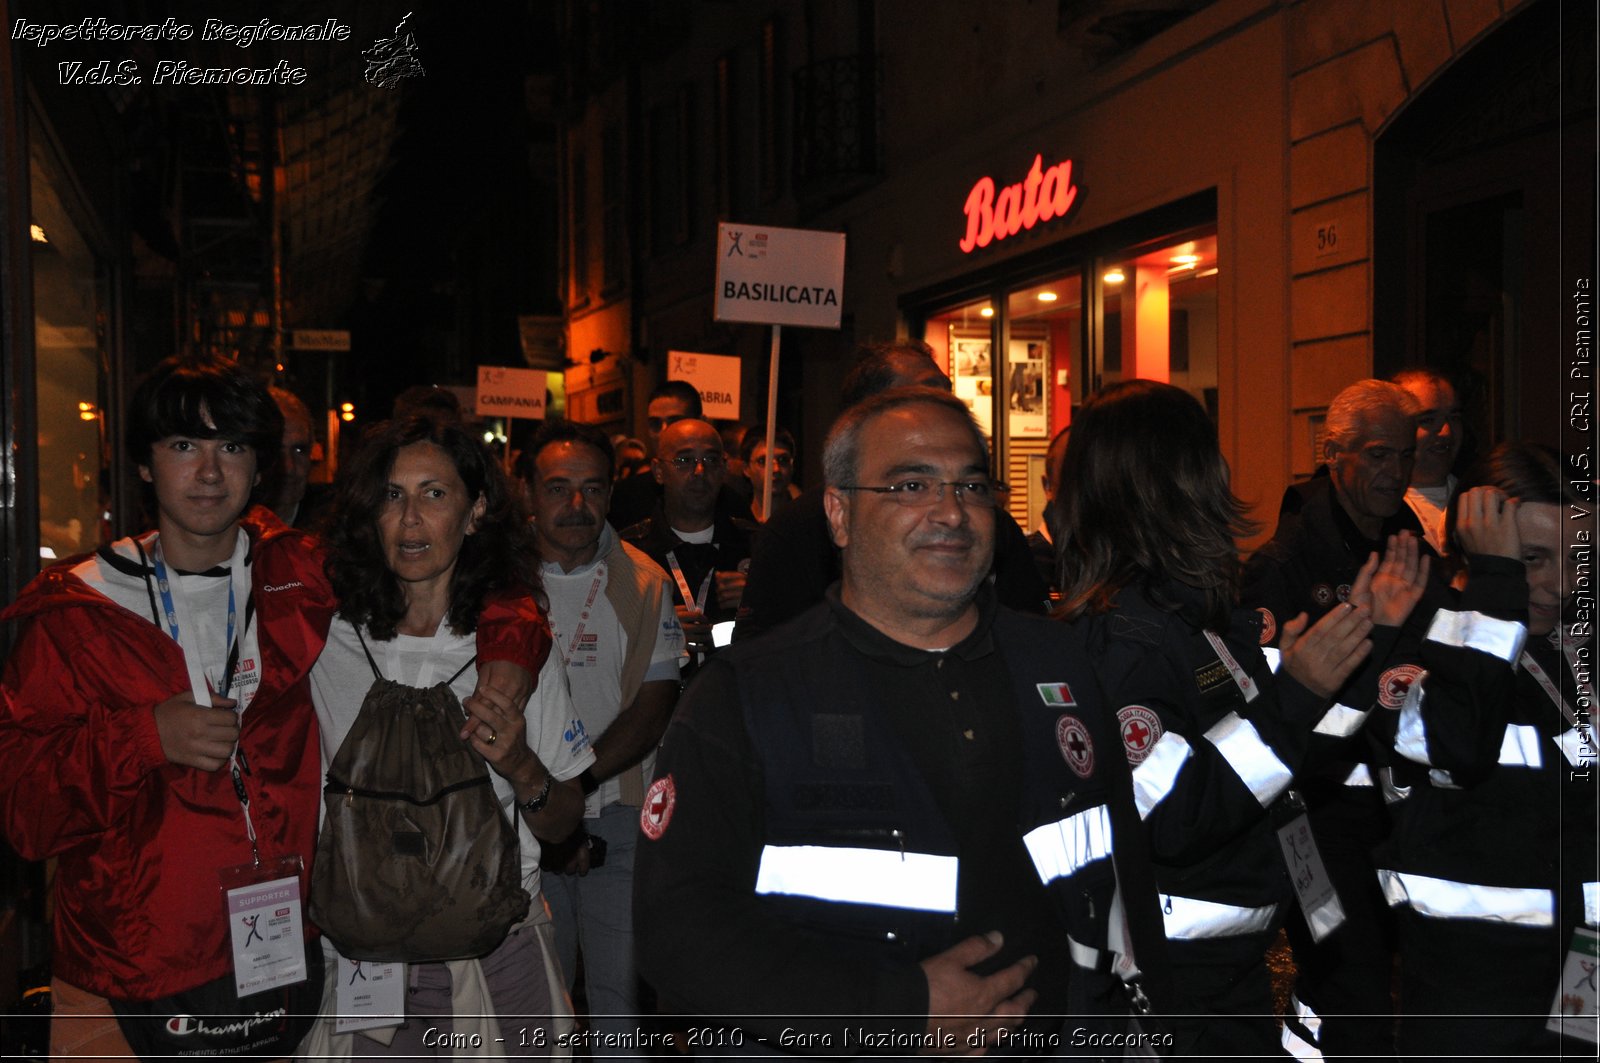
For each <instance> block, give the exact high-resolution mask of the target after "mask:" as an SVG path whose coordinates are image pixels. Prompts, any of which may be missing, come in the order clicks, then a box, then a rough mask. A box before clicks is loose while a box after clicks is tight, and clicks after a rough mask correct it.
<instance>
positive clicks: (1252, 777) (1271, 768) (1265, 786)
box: [1206, 712, 1294, 808]
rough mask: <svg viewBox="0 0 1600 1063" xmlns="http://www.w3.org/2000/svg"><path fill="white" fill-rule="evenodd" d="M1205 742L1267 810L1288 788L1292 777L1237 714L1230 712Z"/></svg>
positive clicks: (1208, 732)
mask: <svg viewBox="0 0 1600 1063" xmlns="http://www.w3.org/2000/svg"><path fill="white" fill-rule="evenodd" d="M1206 741H1208V742H1210V743H1211V744H1212V745H1214V746H1216V747H1217V752H1218V753H1221V754H1222V759H1223V760H1226V761H1227V762H1228V766H1229V767H1231V768H1232V769H1233V771H1234V774H1236V775H1238V776H1239V778H1240V780H1241V781H1243V782H1244V784H1245V785H1246V786H1248V787H1250V792H1251V793H1253V794H1255V795H1256V800H1257V801H1259V802H1260V803H1261V807H1262V808H1266V807H1267V806H1268V805H1270V804H1272V802H1273V801H1275V800H1277V798H1278V795H1279V794H1281V793H1283V791H1285V790H1287V789H1288V788H1289V784H1290V783H1291V782H1293V781H1294V773H1293V772H1291V771H1290V770H1289V769H1288V768H1287V767H1285V766H1284V763H1283V761H1281V760H1279V759H1278V755H1277V754H1276V753H1274V752H1273V751H1272V747H1271V746H1269V745H1267V744H1266V743H1265V742H1263V741H1262V740H1261V735H1260V733H1259V732H1257V731H1256V728H1255V725H1254V724H1252V723H1251V722H1250V721H1249V720H1246V719H1243V718H1241V717H1240V716H1239V714H1238V713H1236V712H1230V713H1228V715H1226V716H1224V717H1223V718H1222V719H1220V720H1218V721H1217V722H1216V723H1215V724H1213V725H1212V726H1211V730H1209V731H1207V732H1206Z"/></svg>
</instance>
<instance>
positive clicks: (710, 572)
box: [667, 550, 717, 614]
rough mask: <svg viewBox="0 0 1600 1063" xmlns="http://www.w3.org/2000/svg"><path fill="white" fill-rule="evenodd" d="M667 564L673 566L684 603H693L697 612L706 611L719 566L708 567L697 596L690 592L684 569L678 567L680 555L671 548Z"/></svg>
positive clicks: (673, 572) (673, 575)
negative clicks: (708, 596)
mask: <svg viewBox="0 0 1600 1063" xmlns="http://www.w3.org/2000/svg"><path fill="white" fill-rule="evenodd" d="M667 564H668V565H669V566H671V568H672V578H673V579H675V580H677V581H678V593H679V594H682V595H683V604H684V605H693V606H694V611H695V612H697V613H701V614H703V613H705V611H706V596H707V595H708V594H710V593H711V577H712V576H715V575H716V574H717V566H716V565H712V566H711V567H710V568H708V569H706V578H705V579H703V580H701V581H700V593H699V595H698V596H697V595H693V594H690V593H689V581H688V580H686V579H684V578H683V569H682V568H680V567H678V556H677V555H676V554H674V553H673V552H672V551H671V550H668V551H667Z"/></svg>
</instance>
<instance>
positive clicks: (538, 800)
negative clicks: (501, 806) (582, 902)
mask: <svg viewBox="0 0 1600 1063" xmlns="http://www.w3.org/2000/svg"><path fill="white" fill-rule="evenodd" d="M553 782H555V776H554V775H551V774H550V773H549V772H548V771H547V772H545V773H544V785H543V786H541V787H539V792H538V793H536V794H534V795H533V796H532V797H530V798H528V799H527V800H526V801H524V802H522V804H521V806H520V807H521V809H522V811H524V812H526V813H527V814H528V815H530V816H532V815H536V814H538V813H539V812H542V811H544V806H545V805H547V804H549V802H550V785H551V783H553Z"/></svg>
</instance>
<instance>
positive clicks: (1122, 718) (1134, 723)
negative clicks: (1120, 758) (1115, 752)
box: [1117, 705, 1161, 765]
mask: <svg viewBox="0 0 1600 1063" xmlns="http://www.w3.org/2000/svg"><path fill="white" fill-rule="evenodd" d="M1117 727H1118V729H1119V730H1120V731H1121V733H1122V748H1123V749H1124V750H1126V751H1127V754H1128V763H1129V764H1134V765H1137V764H1140V763H1142V762H1143V761H1144V758H1145V757H1148V756H1149V755H1150V751H1151V750H1152V749H1154V748H1155V745H1156V741H1157V740H1158V739H1160V737H1161V717H1159V716H1157V715H1156V714H1155V712H1154V711H1152V710H1150V709H1147V708H1145V707H1144V706H1143V705H1124V706H1123V707H1122V708H1120V709H1118V710H1117Z"/></svg>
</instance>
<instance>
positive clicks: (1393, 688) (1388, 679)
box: [1378, 664, 1423, 709]
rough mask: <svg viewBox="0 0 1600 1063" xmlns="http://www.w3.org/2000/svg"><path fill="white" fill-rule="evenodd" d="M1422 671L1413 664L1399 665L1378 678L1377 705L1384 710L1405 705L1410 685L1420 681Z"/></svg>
mask: <svg viewBox="0 0 1600 1063" xmlns="http://www.w3.org/2000/svg"><path fill="white" fill-rule="evenodd" d="M1422 675H1423V671H1422V669H1421V668H1419V667H1418V666H1416V665H1414V664H1401V665H1396V666H1395V667H1393V668H1391V669H1389V670H1388V671H1387V672H1385V673H1383V674H1382V675H1381V676H1379V677H1378V704H1380V705H1382V706H1383V707H1384V708H1386V709H1398V708H1399V707H1400V706H1402V705H1404V704H1405V703H1406V693H1407V692H1408V691H1410V689H1411V684H1412V683H1415V682H1416V681H1417V680H1418V679H1421V678H1422Z"/></svg>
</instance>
